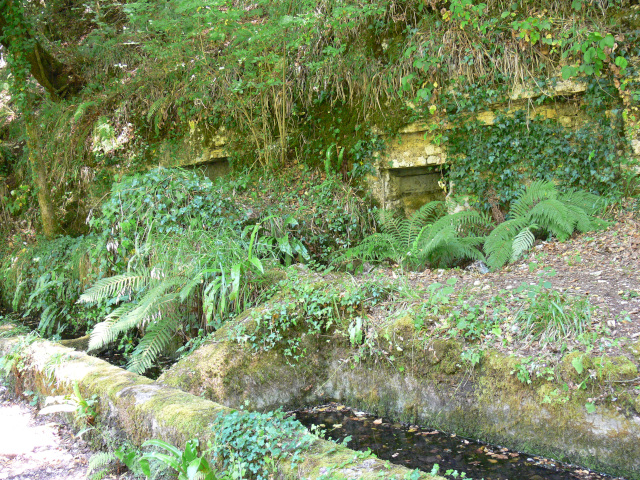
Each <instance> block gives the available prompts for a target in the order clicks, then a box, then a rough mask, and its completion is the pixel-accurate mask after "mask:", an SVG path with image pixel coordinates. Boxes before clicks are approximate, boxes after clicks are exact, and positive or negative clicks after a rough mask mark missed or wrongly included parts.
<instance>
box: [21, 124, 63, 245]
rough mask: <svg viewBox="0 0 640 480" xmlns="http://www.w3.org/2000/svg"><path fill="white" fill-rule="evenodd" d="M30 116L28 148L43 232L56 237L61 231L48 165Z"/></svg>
mask: <svg viewBox="0 0 640 480" xmlns="http://www.w3.org/2000/svg"><path fill="white" fill-rule="evenodd" d="M30 117H31V116H28V117H27V119H26V128H27V148H28V149H29V165H31V172H32V174H33V180H34V182H35V184H36V188H37V189H38V206H39V207H40V218H41V220H42V233H44V236H45V237H47V238H54V237H55V236H56V235H58V234H59V233H60V231H61V230H60V223H59V222H58V217H57V215H56V207H55V204H54V203H53V200H52V198H51V190H50V187H49V182H48V180H47V166H46V164H45V162H44V161H43V160H42V157H41V156H40V155H38V149H37V147H36V145H37V139H36V136H35V135H36V133H35V131H34V129H33V125H32V123H31V122H32V121H33V119H32V118H30Z"/></svg>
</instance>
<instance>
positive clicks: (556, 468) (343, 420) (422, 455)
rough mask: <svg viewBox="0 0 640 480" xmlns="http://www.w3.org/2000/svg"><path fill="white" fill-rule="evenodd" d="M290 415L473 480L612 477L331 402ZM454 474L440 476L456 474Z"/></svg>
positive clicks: (337, 437)
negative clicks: (395, 421) (464, 475)
mask: <svg viewBox="0 0 640 480" xmlns="http://www.w3.org/2000/svg"><path fill="white" fill-rule="evenodd" d="M293 415H295V417H296V419H297V420H298V421H300V422H301V423H302V424H303V425H304V426H306V427H307V428H309V427H311V426H312V425H316V426H317V427H319V428H320V429H322V430H324V431H325V432H326V438H327V439H330V440H333V441H336V442H342V441H343V440H344V439H345V438H346V437H351V440H349V442H348V444H347V446H348V447H349V448H351V449H353V450H359V451H366V450H367V449H370V450H371V452H372V453H374V454H375V455H376V456H378V457H379V458H381V459H383V460H389V461H390V462H392V463H396V464H399V465H404V466H406V467H408V468H411V469H416V468H418V469H420V470H423V471H425V472H431V471H432V469H433V466H434V465H435V464H438V465H439V474H440V475H443V474H444V473H445V472H446V471H448V470H453V471H457V475H461V474H462V472H464V473H466V476H467V477H466V478H473V479H478V480H479V479H482V478H483V479H484V480H509V479H511V480H513V479H518V480H520V479H526V480H566V479H583V480H597V479H603V480H604V479H609V480H610V479H612V478H613V477H610V476H608V475H602V474H599V473H596V472H593V471H591V470H588V469H586V468H580V467H576V466H574V465H568V464H563V463H561V462H557V461H555V460H551V459H546V458H542V457H539V456H535V455H527V454H526V453H521V452H516V451H512V450H509V449H507V448H503V447H500V446H494V445H489V444H486V443H482V442H478V441H475V440H471V439H467V438H462V437H458V436H456V435H451V434H447V433H443V432H439V431H437V430H433V429H428V428H423V427H418V426H416V425H407V424H400V423H392V422H390V421H388V419H386V418H379V417H375V416H372V415H369V414H366V413H364V412H358V411H356V410H353V409H351V408H348V407H345V406H344V405H339V404H335V403H332V404H328V405H323V406H320V407H314V408H309V409H304V410H298V411H296V412H294V413H293ZM457 475H456V474H453V475H446V476H447V477H448V478H456V476H457ZM457 478H461V477H460V476H458V477H457ZM618 478H619V479H620V478H621V477H618Z"/></svg>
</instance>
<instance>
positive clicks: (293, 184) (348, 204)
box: [223, 168, 375, 263]
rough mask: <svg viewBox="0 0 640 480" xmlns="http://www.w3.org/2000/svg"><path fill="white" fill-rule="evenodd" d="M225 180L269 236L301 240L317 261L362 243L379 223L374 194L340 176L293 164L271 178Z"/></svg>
mask: <svg viewBox="0 0 640 480" xmlns="http://www.w3.org/2000/svg"><path fill="white" fill-rule="evenodd" d="M225 183H226V186H224V187H223V188H227V189H229V190H232V191H233V192H234V193H235V197H234V198H235V199H236V201H237V202H238V203H240V204H242V205H247V206H250V207H245V208H250V209H251V210H252V211H253V212H254V214H253V215H254V216H255V221H260V222H262V223H263V225H264V228H265V230H266V233H267V235H269V236H272V237H274V238H281V239H284V238H288V241H289V243H290V244H293V243H294V239H295V240H296V241H297V242H299V243H298V244H297V245H299V246H301V247H304V250H305V251H306V252H307V253H308V254H309V255H310V257H311V258H312V259H313V260H315V261H317V262H321V263H326V262H327V261H328V257H329V256H330V255H331V254H332V253H333V252H336V251H339V250H342V249H344V248H349V247H351V246H353V245H355V244H357V243H358V242H359V241H360V240H362V238H363V237H364V236H365V235H366V234H368V233H370V232H373V231H374V228H375V220H374V218H373V215H372V211H371V207H370V201H369V199H367V198H366V197H365V198H361V197H360V195H359V192H358V190H357V189H356V188H354V187H352V186H349V185H346V184H344V183H343V182H342V181H340V180H339V179H338V178H337V177H336V176H332V175H329V176H325V175H323V174H321V173H319V172H317V171H314V170H308V169H299V168H292V169H288V170H283V171H282V172H279V175H277V176H275V177H274V176H271V175H270V176H269V177H267V178H264V177H260V176H258V175H257V174H250V173H243V174H240V175H238V176H237V177H236V178H235V179H234V180H233V181H227V182H225ZM299 251H301V249H299ZM299 251H297V252H298V253H299ZM294 253H295V252H294Z"/></svg>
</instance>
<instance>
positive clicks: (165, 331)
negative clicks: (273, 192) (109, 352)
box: [79, 226, 264, 373]
mask: <svg viewBox="0 0 640 480" xmlns="http://www.w3.org/2000/svg"><path fill="white" fill-rule="evenodd" d="M258 229H259V226H256V227H254V229H253V231H252V233H251V235H250V238H248V239H247V238H243V237H239V236H237V234H235V233H234V231H233V230H231V229H219V230H218V231H216V232H215V234H214V232H209V231H198V232H183V234H182V235H181V236H180V237H176V236H175V235H165V236H162V237H150V238H148V239H147V244H146V245H145V248H144V249H142V250H141V251H139V252H138V253H137V254H136V256H134V257H133V258H131V259H130V261H129V264H130V265H131V269H130V270H127V271H126V272H125V273H122V274H119V275H115V276H112V277H109V278H105V279H102V280H99V281H97V282H96V283H95V284H94V285H93V286H92V287H91V288H89V289H88V290H87V291H86V292H84V293H83V294H82V296H81V297H80V299H79V301H80V302H88V303H93V302H98V301H101V300H105V299H110V300H112V301H113V302H115V303H117V304H119V306H118V307H117V308H116V309H115V310H113V311H112V312H111V313H110V314H109V315H108V316H107V317H106V318H105V319H104V320H103V321H102V322H100V323H99V324H98V325H96V327H95V329H94V330H93V331H92V333H91V340H90V343H89V348H90V349H97V348H100V347H102V346H104V345H107V344H109V343H112V342H114V341H115V340H116V339H117V338H118V336H119V335H121V334H123V333H125V332H127V331H130V330H133V329H136V328H137V329H138V330H139V331H141V332H143V336H142V339H141V341H140V343H139V344H138V346H137V347H136V349H135V350H134V351H133V353H132V355H131V358H130V361H129V365H128V368H129V369H130V370H132V371H134V372H137V373H143V372H144V371H145V370H147V369H148V368H149V367H151V366H152V365H153V363H154V361H155V360H156V359H157V358H158V356H159V355H160V354H161V353H162V352H163V351H164V350H165V349H166V348H167V347H168V346H169V344H170V343H171V342H172V340H173V339H174V338H175V336H176V334H177V333H179V332H182V334H183V336H184V337H185V338H186V337H187V336H188V335H189V332H190V330H191V329H195V330H196V331H197V330H198V328H204V329H206V328H207V327H208V326H211V325H215V326H219V325H220V324H221V323H222V322H223V320H224V319H225V318H226V317H225V316H226V315H227V314H228V310H229V309H230V308H231V307H234V306H235V308H236V309H237V310H242V309H243V308H245V307H246V306H247V303H249V300H250V297H251V295H252V293H253V292H255V287H253V288H252V287H250V285H251V282H254V279H255V277H257V276H260V275H261V274H264V268H263V265H262V262H261V261H260V259H259V258H258V257H257V256H256V255H255V246H256V241H257V232H258ZM254 285H255V282H254ZM258 285H259V283H258ZM198 313H200V315H198ZM214 315H215V316H216V318H215V321H214Z"/></svg>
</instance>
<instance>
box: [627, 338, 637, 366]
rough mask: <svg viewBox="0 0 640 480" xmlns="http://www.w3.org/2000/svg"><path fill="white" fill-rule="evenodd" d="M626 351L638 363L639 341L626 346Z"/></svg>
mask: <svg viewBox="0 0 640 480" xmlns="http://www.w3.org/2000/svg"><path fill="white" fill-rule="evenodd" d="M627 350H628V351H629V353H631V355H633V356H634V357H635V359H636V361H638V362H640V340H636V341H635V342H633V343H631V344H630V345H627Z"/></svg>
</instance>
